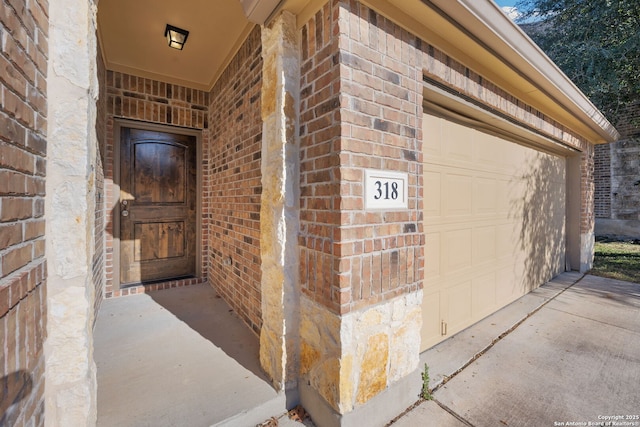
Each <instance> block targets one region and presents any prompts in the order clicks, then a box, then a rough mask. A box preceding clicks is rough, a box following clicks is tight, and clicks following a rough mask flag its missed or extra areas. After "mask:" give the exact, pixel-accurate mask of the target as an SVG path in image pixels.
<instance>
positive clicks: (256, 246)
mask: <svg viewBox="0 0 640 427" xmlns="http://www.w3.org/2000/svg"><path fill="white" fill-rule="evenodd" d="M261 74H262V58H261V39H260V28H259V27H255V28H254V30H253V32H252V33H251V34H250V35H249V37H248V38H247V40H246V41H245V43H244V44H243V46H242V47H241V48H240V50H239V51H238V52H237V54H236V56H235V57H234V58H233V60H232V61H231V63H230V64H229V66H228V67H227V69H226V70H225V71H224V72H223V74H222V75H221V76H220V79H219V80H218V81H217V82H216V84H215V86H214V87H213V89H212V91H211V93H210V102H209V124H210V127H209V144H208V145H206V146H205V151H204V158H205V161H204V163H205V165H204V170H205V182H204V185H203V187H204V195H203V197H204V205H203V209H204V211H205V212H206V215H207V216H208V217H209V218H210V223H209V227H210V228H209V231H208V232H209V237H210V239H209V242H208V244H209V252H208V262H209V265H208V279H209V282H210V283H211V284H212V285H213V286H214V288H215V289H216V290H217V291H218V292H219V293H220V294H221V295H222V296H223V297H224V299H225V300H226V301H227V303H229V305H230V306H231V307H232V308H233V309H234V310H235V311H236V312H237V313H238V314H239V315H240V316H241V317H242V319H243V320H244V321H245V322H247V323H248V325H249V326H250V327H251V328H252V329H253V330H254V331H255V332H256V333H257V332H259V331H260V327H261V325H262V315H261V292H260V281H261V270H260V196H261V191H262V184H261V172H260V157H261V150H262V144H261V142H262V119H261V102H260V91H261V88H262V81H261Z"/></svg>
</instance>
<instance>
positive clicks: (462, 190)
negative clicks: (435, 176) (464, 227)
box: [441, 174, 473, 216]
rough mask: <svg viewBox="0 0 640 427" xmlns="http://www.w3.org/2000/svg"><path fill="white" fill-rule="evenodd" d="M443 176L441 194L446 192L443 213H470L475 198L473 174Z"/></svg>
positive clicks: (455, 214) (456, 214)
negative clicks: (473, 197)
mask: <svg viewBox="0 0 640 427" xmlns="http://www.w3.org/2000/svg"><path fill="white" fill-rule="evenodd" d="M442 178H443V179H442V190H441V194H446V197H445V199H444V201H443V202H444V203H443V205H444V210H443V212H442V213H443V215H445V216H461V215H470V214H471V212H472V200H473V199H472V195H473V176H469V175H454V174H445V175H444V176H443V177H442Z"/></svg>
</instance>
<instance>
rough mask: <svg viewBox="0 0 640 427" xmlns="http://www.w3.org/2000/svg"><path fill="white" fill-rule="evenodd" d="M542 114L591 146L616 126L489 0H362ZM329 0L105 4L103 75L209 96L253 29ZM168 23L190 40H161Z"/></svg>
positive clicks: (101, 17)
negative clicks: (178, 43)
mask: <svg viewBox="0 0 640 427" xmlns="http://www.w3.org/2000/svg"><path fill="white" fill-rule="evenodd" d="M361 2H362V3H363V4H366V5H367V6H369V7H371V8H373V9H374V10H376V11H377V12H379V13H381V14H382V15H384V16H386V17H387V18H389V19H391V20H392V21H394V22H395V23H397V24H398V25H400V26H402V27H404V28H405V29H407V30H408V31H410V32H411V33H413V34H415V35H417V36H418V37H420V38H421V39H423V40H425V41H426V42H428V43H431V44H433V45H434V46H436V47H437V48H439V49H441V50H443V51H444V52H446V53H447V54H448V55H449V56H451V57H452V58H454V59H456V60H457V61H459V62H461V63H462V64H464V65H465V66H467V67H469V68H470V69H473V70H474V71H475V72H477V73H478V74H480V75H482V76H483V77H485V78H487V79H489V80H490V81H492V82H493V83H494V84H496V85H498V86H499V87H501V88H502V89H503V90H505V91H507V92H508V93H510V94H512V95H513V96H515V97H517V98H519V99H521V100H522V101H523V102H526V103H527V104H529V105H531V106H532V107H534V108H536V109H537V110H539V111H541V112H542V113H544V114H545V115H547V116H549V117H551V118H553V119H554V120H556V121H558V122H560V123H562V124H563V125H565V126H567V127H568V128H570V129H572V130H573V131H575V132H577V133H578V134H580V135H582V136H583V137H585V138H586V139H588V140H589V141H591V142H594V143H604V142H610V141H613V140H615V139H617V138H618V133H617V131H616V130H615V128H614V127H613V126H612V125H611V124H610V123H609V122H608V121H607V119H606V118H605V117H604V116H603V115H602V113H601V112H600V111H599V110H598V109H597V108H596V107H595V106H594V105H593V104H592V103H591V102H590V101H589V99H587V98H586V96H585V95H584V94H583V93H582V92H581V91H580V90H579V89H578V88H577V87H576V86H575V85H574V84H573V83H572V82H571V81H570V80H569V79H568V78H567V76H565V75H564V74H563V73H562V71H560V69H559V68H558V67H557V66H556V65H555V64H554V63H553V62H552V61H551V60H550V59H549V58H548V57H547V56H546V55H545V54H544V52H542V50H541V49H540V48H539V47H538V46H537V45H536V44H535V43H534V42H533V41H532V40H531V39H530V38H529V37H528V36H527V35H526V34H525V33H524V32H523V31H522V30H521V29H520V28H519V27H518V26H517V25H516V24H515V23H513V21H511V19H509V18H508V17H507V16H506V14H504V12H502V10H501V9H500V8H499V7H498V6H497V5H496V4H495V3H494V2H493V1H489V0H487V1H480V0H361ZM325 3H326V0H225V1H224V2H220V1H211V0H183V1H181V2H176V1H174V0H136V1H131V0H109V1H102V2H100V3H99V7H98V37H99V40H100V45H101V50H102V53H103V58H104V61H105V65H106V67H107V69H109V70H113V71H121V72H124V73H129V74H134V75H137V76H141V77H148V78H151V79H154V80H160V81H164V82H168V83H175V84H180V85H183V86H187V87H192V88H196V89H201V90H207V91H208V90H211V89H212V87H213V85H214V84H215V82H216V80H217V79H218V78H219V76H220V75H221V73H222V71H223V70H224V69H225V68H226V66H227V65H228V64H229V62H230V61H231V59H232V58H233V56H234V55H235V54H236V52H237V51H238V49H239V48H240V47H241V46H242V44H243V42H244V40H245V39H246V38H247V36H248V35H249V34H250V32H251V31H252V30H253V28H254V26H255V25H257V24H260V25H262V24H264V23H265V22H268V21H269V19H271V17H272V16H273V15H274V14H275V13H276V12H277V11H279V10H288V11H290V12H291V13H293V14H294V15H296V16H297V22H298V26H299V27H301V26H302V25H305V24H306V22H307V21H308V19H310V18H311V17H312V16H313V14H315V13H316V12H317V10H318V9H319V8H320V7H322V6H323V5H324V4H325ZM166 24H171V25H175V26H177V27H180V28H184V29H186V30H188V31H189V32H190V33H189V34H190V35H189V40H188V41H187V43H186V45H185V48H184V50H182V51H178V50H176V49H171V48H169V47H168V46H167V45H166V43H164V38H163V32H164V28H165V26H166Z"/></svg>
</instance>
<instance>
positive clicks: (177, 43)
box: [164, 24, 189, 50]
mask: <svg viewBox="0 0 640 427" xmlns="http://www.w3.org/2000/svg"><path fill="white" fill-rule="evenodd" d="M164 36H165V37H166V38H167V43H169V47H172V48H174V49H178V50H182V48H183V47H184V44H185V43H186V42H187V37H189V31H187V30H183V29H182V28H178V27H174V26H173V25H169V24H167V27H166V28H165V30H164Z"/></svg>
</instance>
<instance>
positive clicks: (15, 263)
mask: <svg viewBox="0 0 640 427" xmlns="http://www.w3.org/2000/svg"><path fill="white" fill-rule="evenodd" d="M32 252H33V249H32V247H31V245H25V246H21V247H16V248H12V249H9V251H7V252H6V253H5V254H4V256H3V257H2V277H5V276H8V275H9V274H11V273H13V272H14V271H16V270H17V269H19V268H22V267H24V266H25V265H27V264H28V263H30V262H31V256H32Z"/></svg>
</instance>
